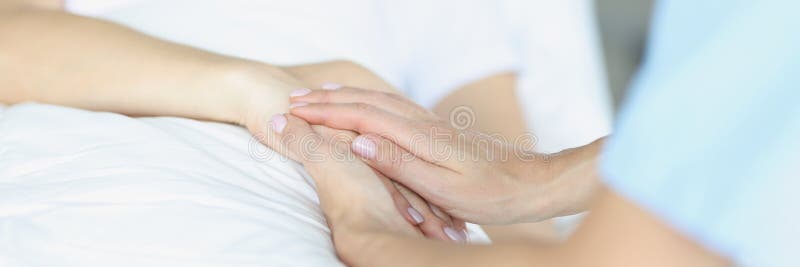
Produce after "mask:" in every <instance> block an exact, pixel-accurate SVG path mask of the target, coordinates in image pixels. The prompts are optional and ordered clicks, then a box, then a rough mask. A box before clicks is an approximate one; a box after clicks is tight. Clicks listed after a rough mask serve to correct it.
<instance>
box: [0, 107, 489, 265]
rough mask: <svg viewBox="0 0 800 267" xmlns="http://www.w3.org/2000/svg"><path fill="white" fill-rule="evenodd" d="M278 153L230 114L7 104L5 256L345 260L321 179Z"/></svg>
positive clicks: (0, 214)
mask: <svg viewBox="0 0 800 267" xmlns="http://www.w3.org/2000/svg"><path fill="white" fill-rule="evenodd" d="M268 152H270V150H268V149H266V148H265V147H264V146H262V145H261V144H259V143H258V142H255V141H254V140H253V139H252V138H251V137H250V135H249V134H248V133H247V132H246V131H245V130H244V129H242V128H240V127H236V126H232V125H227V124H220V123H210V122H200V121H195V120H190V119H181V118H170V117H159V118H139V119H135V118H129V117H126V116H122V115H118V114H112V113H100V112H90V111H84V110H78V109H71V108H65V107H59V106H51V105H42V104H35V103H28V104H20V105H15V106H9V107H3V106H0V266H254V265H258V266H340V265H341V263H340V262H339V261H338V259H337V257H336V255H335V253H334V250H333V247H332V243H331V240H330V236H329V230H328V228H327V226H326V224H325V220H324V217H323V216H322V214H321V212H320V210H319V207H318V199H317V198H316V194H315V192H314V187H313V182H312V180H310V178H309V177H308V175H307V174H306V173H305V172H304V170H303V169H302V167H301V166H300V165H299V164H297V163H296V162H293V161H288V160H285V159H282V158H280V157H277V156H276V155H273V154H272V153H268ZM470 229H471V230H472V231H471V235H472V236H471V239H472V240H475V241H487V240H488V239H486V236H485V234H483V232H482V231H481V230H480V229H479V228H478V227H476V226H474V225H471V226H470Z"/></svg>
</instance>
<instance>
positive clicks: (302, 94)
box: [289, 88, 311, 97]
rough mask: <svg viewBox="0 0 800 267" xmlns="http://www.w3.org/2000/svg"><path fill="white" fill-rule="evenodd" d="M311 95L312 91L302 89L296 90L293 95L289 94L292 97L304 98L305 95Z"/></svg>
mask: <svg viewBox="0 0 800 267" xmlns="http://www.w3.org/2000/svg"><path fill="white" fill-rule="evenodd" d="M309 93H311V89H308V88H300V89H297V90H294V91H292V92H291V93H289V96H290V97H297V96H304V95H307V94H309Z"/></svg>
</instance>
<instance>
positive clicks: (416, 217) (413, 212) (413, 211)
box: [408, 207, 425, 224]
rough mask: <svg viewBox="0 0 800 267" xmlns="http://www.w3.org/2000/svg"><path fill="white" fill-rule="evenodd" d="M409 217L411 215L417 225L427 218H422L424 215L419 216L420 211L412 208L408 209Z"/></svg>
mask: <svg viewBox="0 0 800 267" xmlns="http://www.w3.org/2000/svg"><path fill="white" fill-rule="evenodd" d="M408 215H411V219H414V221H415V222H416V223H417V224H420V223H422V222H424V221H425V218H423V217H422V214H419V211H417V210H416V209H414V208H412V207H408Z"/></svg>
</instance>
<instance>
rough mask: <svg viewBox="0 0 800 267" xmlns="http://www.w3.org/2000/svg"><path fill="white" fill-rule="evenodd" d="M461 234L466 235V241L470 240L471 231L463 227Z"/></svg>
mask: <svg viewBox="0 0 800 267" xmlns="http://www.w3.org/2000/svg"><path fill="white" fill-rule="evenodd" d="M461 236H463V237H464V242H469V231H467V229H461Z"/></svg>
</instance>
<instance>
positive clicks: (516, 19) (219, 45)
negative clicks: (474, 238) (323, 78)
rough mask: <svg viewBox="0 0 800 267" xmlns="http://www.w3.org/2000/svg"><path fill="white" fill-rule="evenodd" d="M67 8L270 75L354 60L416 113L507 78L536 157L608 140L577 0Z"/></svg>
mask: <svg viewBox="0 0 800 267" xmlns="http://www.w3.org/2000/svg"><path fill="white" fill-rule="evenodd" d="M66 8H67V10H69V11H70V12H74V13H78V14H83V15H87V16H94V17H100V18H104V19H108V20H112V21H116V22H119V23H121V24H124V25H128V26H130V27H133V28H135V29H137V30H140V31H143V32H145V33H148V34H151V35H155V36H157V37H160V38H163V39H167V40H172V41H175V42H179V43H183V44H188V45H192V46H196V47H200V48H203V49H207V50H210V51H214V52H218V53H223V54H228V55H234V56H239V57H244V58H249V59H255V60H260V61H263V62H268V63H272V64H301V63H307V62H318V61H323V60H330V59H349V60H353V61H355V62H358V63H360V64H363V65H365V66H366V67H367V68H369V69H371V70H373V71H375V72H376V73H377V74H379V75H380V76H381V77H383V78H384V79H386V80H387V81H389V82H390V83H392V84H393V85H395V86H396V87H398V88H401V89H402V90H404V91H405V93H406V94H408V95H409V96H411V97H412V98H413V99H414V100H416V101H417V102H419V103H421V104H423V105H424V106H427V107H432V106H434V105H435V104H436V103H437V102H438V101H439V100H440V99H441V98H442V97H443V96H445V95H447V94H448V93H449V92H450V91H452V90H454V89H456V88H458V87H459V86H462V85H464V84H466V83H469V82H472V81H476V80H478V79H481V78H484V77H487V76H490V75H493V74H496V73H498V72H503V71H508V70H516V71H518V72H519V74H520V83H519V88H518V90H519V96H520V99H521V101H520V102H521V104H522V108H523V110H524V112H525V115H526V116H525V117H526V118H527V122H528V125H530V126H531V127H532V130H533V132H535V133H536V134H537V137H538V138H539V145H538V149H539V150H540V151H545V152H552V151H559V150H561V149H565V148H569V147H574V146H578V145H582V144H585V143H588V142H590V141H592V140H594V139H596V138H598V137H600V136H603V135H605V134H607V133H608V132H609V129H610V120H611V119H610V118H611V108H610V102H609V98H608V96H607V90H606V86H605V80H604V78H603V71H602V60H601V56H600V52H599V49H598V47H599V45H598V40H597V37H596V35H595V29H594V27H595V25H594V19H593V13H592V5H591V1H587V0H564V1H556V2H553V1H538V0H537V1H535V0H502V1H489V0H469V1H463V0H462V1H455V0H437V1H426V0H407V1H406V0H402V1H400V0H341V1H320V0H293V1H282V0H261V1H248V0H231V1H219V0H168V1H163V0H66ZM487 97H491V96H487Z"/></svg>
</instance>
